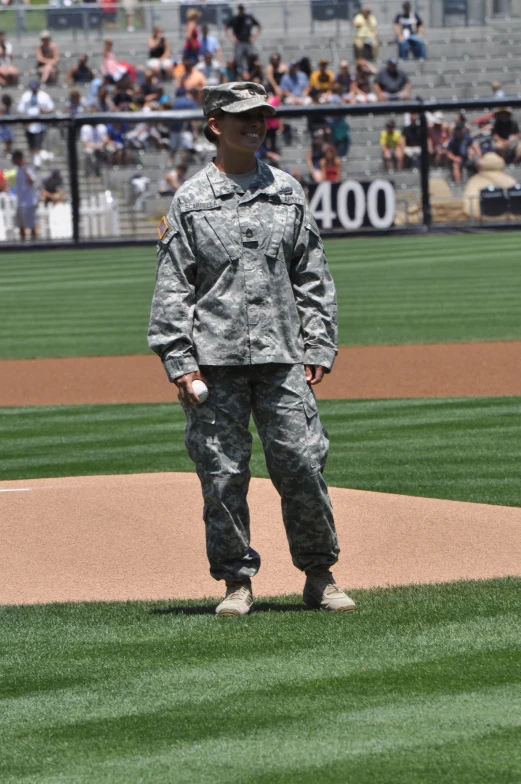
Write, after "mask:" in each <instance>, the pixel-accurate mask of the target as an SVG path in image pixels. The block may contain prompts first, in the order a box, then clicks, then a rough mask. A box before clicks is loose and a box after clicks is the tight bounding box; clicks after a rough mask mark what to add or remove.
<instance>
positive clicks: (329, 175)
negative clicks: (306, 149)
mask: <svg viewBox="0 0 521 784" xmlns="http://www.w3.org/2000/svg"><path fill="white" fill-rule="evenodd" d="M320 170H321V172H322V182H340V180H341V179H342V161H341V160H340V158H339V157H338V155H337V151H336V150H335V148H334V146H333V145H332V144H326V146H325V147H324V157H323V158H321V159H320Z"/></svg>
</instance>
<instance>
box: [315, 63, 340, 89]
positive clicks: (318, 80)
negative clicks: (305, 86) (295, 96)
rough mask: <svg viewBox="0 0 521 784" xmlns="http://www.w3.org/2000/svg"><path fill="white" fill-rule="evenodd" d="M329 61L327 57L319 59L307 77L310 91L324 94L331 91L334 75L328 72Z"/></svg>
mask: <svg viewBox="0 0 521 784" xmlns="http://www.w3.org/2000/svg"><path fill="white" fill-rule="evenodd" d="M328 65H329V61H328V59H327V57H321V58H320V60H319V61H318V68H316V69H315V70H314V71H313V72H312V74H311V76H310V77H309V86H310V88H311V89H312V90H319V91H320V92H326V91H329V90H331V88H332V86H333V82H334V81H335V74H334V73H333V71H330V70H328V67H327V66H328Z"/></svg>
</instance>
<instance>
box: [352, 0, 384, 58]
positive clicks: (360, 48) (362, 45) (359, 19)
mask: <svg viewBox="0 0 521 784" xmlns="http://www.w3.org/2000/svg"><path fill="white" fill-rule="evenodd" d="M353 27H354V28H355V37H354V41H353V43H354V47H355V58H356V59H357V60H358V59H359V58H361V57H362V58H364V59H366V60H377V59H378V22H377V21H376V17H375V16H374V14H372V13H371V9H370V8H369V7H368V6H365V7H364V8H362V10H361V12H360V13H359V14H356V16H355V17H354V19H353Z"/></svg>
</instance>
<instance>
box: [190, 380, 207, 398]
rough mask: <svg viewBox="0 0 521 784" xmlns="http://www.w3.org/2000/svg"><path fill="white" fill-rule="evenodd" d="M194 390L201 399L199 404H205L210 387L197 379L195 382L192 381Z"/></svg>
mask: <svg viewBox="0 0 521 784" xmlns="http://www.w3.org/2000/svg"><path fill="white" fill-rule="evenodd" d="M192 389H193V390H194V392H195V394H196V395H197V397H198V398H199V403H204V402H205V400H206V399H207V397H208V387H207V386H206V384H205V383H204V381H200V380H199V379H198V378H196V379H195V381H192Z"/></svg>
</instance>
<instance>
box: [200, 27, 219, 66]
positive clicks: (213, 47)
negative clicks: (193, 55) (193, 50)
mask: <svg viewBox="0 0 521 784" xmlns="http://www.w3.org/2000/svg"><path fill="white" fill-rule="evenodd" d="M201 33H202V34H201V35H200V36H199V54H200V55H201V56H202V57H204V56H205V54H206V52H210V54H211V55H212V58H213V59H214V60H217V62H218V63H219V65H222V62H223V54H222V51H221V45H220V43H219V41H218V40H217V38H216V37H215V35H209V34H208V25H206V24H205V25H203V26H202V28H201Z"/></svg>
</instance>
